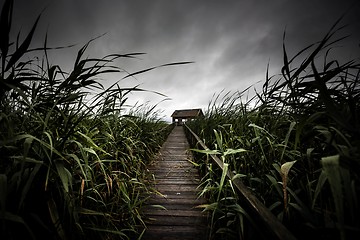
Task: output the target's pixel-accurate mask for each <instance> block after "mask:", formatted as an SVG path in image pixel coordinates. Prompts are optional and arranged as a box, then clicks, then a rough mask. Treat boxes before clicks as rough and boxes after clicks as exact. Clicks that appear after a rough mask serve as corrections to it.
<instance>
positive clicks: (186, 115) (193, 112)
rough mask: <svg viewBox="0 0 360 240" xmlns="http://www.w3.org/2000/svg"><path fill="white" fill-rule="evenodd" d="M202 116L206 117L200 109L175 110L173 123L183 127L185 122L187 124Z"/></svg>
mask: <svg viewBox="0 0 360 240" xmlns="http://www.w3.org/2000/svg"><path fill="white" fill-rule="evenodd" d="M201 116H204V114H203V112H202V110H201V109H200V108H197V109H182V110H175V111H174V113H173V114H172V115H171V117H172V122H173V123H176V124H177V125H182V123H183V121H184V122H186V121H189V120H191V119H195V118H198V117H201Z"/></svg>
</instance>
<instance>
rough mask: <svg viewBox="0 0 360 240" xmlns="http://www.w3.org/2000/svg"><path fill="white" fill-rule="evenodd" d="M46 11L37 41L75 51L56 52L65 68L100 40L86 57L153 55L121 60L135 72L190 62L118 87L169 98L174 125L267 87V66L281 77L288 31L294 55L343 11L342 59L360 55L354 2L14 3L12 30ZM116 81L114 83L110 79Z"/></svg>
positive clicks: (167, 110)
mask: <svg viewBox="0 0 360 240" xmlns="http://www.w3.org/2000/svg"><path fill="white" fill-rule="evenodd" d="M0 2H3V1H0ZM43 9H45V10H44V11H43V13H42V18H41V24H40V26H39V29H38V31H37V38H36V42H37V43H36V44H37V45H38V46H39V45H41V44H42V43H43V39H44V36H45V33H46V31H47V32H48V39H49V40H48V42H49V45H51V46H64V45H68V44H78V45H76V46H75V47H73V48H71V49H66V50H62V51H57V52H56V53H52V55H51V56H52V59H53V61H54V63H56V64H59V65H61V66H63V67H64V68H70V67H71V64H70V63H71V61H72V60H73V59H75V57H76V51H77V50H78V49H79V48H80V47H81V46H82V45H83V44H85V43H86V42H87V41H88V40H90V39H91V38H94V37H97V36H99V35H101V34H104V33H106V34H105V35H104V36H102V37H101V38H99V39H97V40H96V41H94V42H93V43H92V44H91V46H90V48H89V51H88V52H87V54H88V55H89V56H92V57H100V56H103V55H105V54H109V53H115V52H117V53H129V52H144V53H147V54H146V55H144V56H141V57H140V59H131V60H122V61H120V62H119V63H118V64H119V66H120V67H123V68H124V69H126V70H127V71H129V72H134V71H138V70H141V69H145V68H148V67H152V66H156V65H159V64H164V63H170V62H177V61H194V63H193V64H190V65H182V66H173V67H168V68H160V69H155V70H154V71H151V72H147V73H145V74H142V75H138V76H137V77H136V79H127V80H126V81H124V82H123V83H122V84H124V85H128V86H131V85H137V84H140V86H141V87H142V88H145V89H149V90H153V91H157V92H160V93H163V94H165V95H167V96H168V97H169V98H171V99H172V100H168V101H165V102H162V103H161V104H159V106H158V107H159V108H160V109H164V115H167V118H168V119H170V117H169V116H170V114H171V113H172V112H173V110H174V109H179V108H205V107H206V106H207V104H208V102H209V101H210V100H211V97H212V96H213V94H216V93H219V92H220V91H222V90H225V91H237V90H239V91H241V90H243V89H245V88H246V87H248V86H250V85H252V84H255V83H256V82H258V81H261V80H263V79H264V77H265V73H266V67H267V64H268V63H269V62H270V73H272V74H277V73H279V72H280V68H281V63H282V37H283V33H284V31H286V45H287V47H288V50H289V54H294V53H296V52H297V51H299V50H300V49H302V48H303V47H305V46H307V45H308V44H310V43H312V42H314V41H317V40H320V39H321V38H322V37H323V36H324V34H325V33H326V32H327V31H328V29H329V28H330V27H331V25H332V24H333V23H334V22H335V21H336V20H337V19H338V18H339V17H340V16H341V15H342V14H343V13H345V12H346V15H345V17H344V19H343V21H342V23H343V24H349V26H347V27H346V28H345V29H344V30H343V31H342V32H341V33H340V35H339V36H341V35H343V36H344V35H347V34H351V36H350V37H349V38H348V39H346V40H345V41H344V42H343V43H342V44H341V45H343V46H344V47H342V48H341V50H340V51H338V53H337V54H338V56H339V57H340V58H344V59H350V58H356V57H359V56H360V54H359V53H360V47H359V44H360V33H359V29H360V14H359V13H360V3H358V1H356V0H354V1H352V0H342V1H335V0H317V1H312V0H304V1H298V0H272V1H268V0H224V1H219V0H196V1H191V0H171V1H170V0H131V1H130V0H104V1H96V0H15V8H14V11H15V12H14V20H15V23H14V28H15V29H17V30H19V29H21V31H22V32H24V34H25V33H26V32H27V31H28V29H29V27H30V26H31V24H32V23H33V22H34V20H35V19H36V17H37V15H38V14H39V13H40V12H41V11H42V10H43ZM36 44H35V45H36ZM104 77H105V78H106V76H104ZM119 78H121V76H120V77H119ZM116 79H117V77H116V76H109V77H108V79H106V81H108V83H109V84H110V83H112V82H113V81H115V80H116ZM131 97H132V98H133V100H132V101H133V102H136V101H138V102H139V103H143V102H145V101H150V103H151V104H156V103H158V102H160V101H161V100H162V99H164V97H162V96H159V95H155V94H150V93H149V94H134V95H132V96H131Z"/></svg>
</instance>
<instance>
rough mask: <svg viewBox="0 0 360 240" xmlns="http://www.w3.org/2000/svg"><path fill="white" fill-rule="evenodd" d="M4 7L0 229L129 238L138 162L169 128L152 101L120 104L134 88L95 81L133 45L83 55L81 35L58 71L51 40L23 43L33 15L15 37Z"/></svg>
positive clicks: (137, 205)
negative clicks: (68, 64) (69, 64)
mask: <svg viewBox="0 0 360 240" xmlns="http://www.w3.org/2000/svg"><path fill="white" fill-rule="evenodd" d="M12 6H13V1H6V2H5V3H4V6H3V10H2V13H1V19H0V36H1V39H0V40H1V42H0V50H1V72H0V109H1V112H0V156H1V161H0V229H1V230H0V238H1V239H9V240H10V239H135V238H137V237H138V236H140V234H141V232H142V231H143V229H144V227H145V225H144V222H143V221H142V214H141V211H140V210H141V206H142V204H143V202H144V200H145V199H146V196H147V194H148V193H150V192H151V191H152V189H151V188H149V186H148V185H147V184H146V183H147V180H148V179H149V178H150V176H148V173H147V171H146V165H147V164H148V163H149V161H150V160H151V159H152V157H153V156H154V154H156V153H157V150H158V149H159V147H160V146H161V145H162V143H163V141H164V140H165V139H166V137H167V135H168V133H169V131H170V130H171V129H170V128H169V125H168V123H165V122H163V121H161V120H159V119H160V117H159V115H158V112H157V111H156V110H155V107H156V106H148V105H142V106H134V107H133V108H132V109H128V108H126V107H125V106H126V101H127V99H128V95H129V93H133V92H137V91H144V90H143V89H139V88H137V87H133V88H121V87H120V86H119V84H118V83H114V84H113V85H112V86H111V87H109V88H107V89H104V87H103V86H102V84H101V80H100V79H101V78H103V76H104V75H106V74H108V73H112V74H116V73H118V74H119V75H121V74H123V71H122V70H121V69H120V68H119V67H117V66H116V65H115V63H114V61H115V60H116V59H119V58H133V57H135V56H136V55H137V54H126V55H122V54H111V55H107V56H104V57H102V58H85V57H84V53H85V52H86V49H87V47H88V46H89V44H91V42H92V41H93V40H91V41H89V42H88V43H86V44H85V45H84V46H83V47H82V48H81V49H79V50H78V52H77V56H76V61H75V62H74V66H73V69H71V70H70V71H68V72H66V71H64V70H63V69H62V68H61V66H59V65H56V64H52V65H51V64H50V63H49V62H50V60H49V59H48V52H49V51H61V49H60V50H56V49H50V48H48V47H47V41H46V39H45V40H44V46H43V47H42V48H40V49H31V48H30V46H31V39H32V38H33V34H34V31H35V29H36V26H37V23H38V21H39V18H40V17H39V18H38V19H36V21H35V23H34V25H33V28H32V29H31V30H30V31H29V33H28V35H27V36H26V37H25V38H24V39H23V40H20V39H16V41H15V42H14V41H13V40H12V39H10V30H11V20H12V19H11V15H12ZM35 56H39V57H40V58H41V60H40V61H38V59H36V58H35ZM170 65H171V64H170ZM145 71H147V70H145ZM135 74H136V73H133V74H129V75H126V76H125V77H124V78H127V77H131V76H133V75H135ZM124 78H123V79H124Z"/></svg>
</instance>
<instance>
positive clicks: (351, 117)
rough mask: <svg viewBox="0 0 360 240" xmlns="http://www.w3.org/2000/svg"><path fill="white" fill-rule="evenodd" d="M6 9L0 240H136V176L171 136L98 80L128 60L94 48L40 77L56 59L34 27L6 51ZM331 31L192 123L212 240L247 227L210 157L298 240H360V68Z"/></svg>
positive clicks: (145, 189) (4, 23)
mask: <svg viewBox="0 0 360 240" xmlns="http://www.w3.org/2000/svg"><path fill="white" fill-rule="evenodd" d="M12 6H13V1H12V0H6V1H5V2H4V5H3V8H2V12H1V17H0V52H1V56H0V59H1V60H0V64H1V68H0V71H1V72H0V156H1V160H0V229H1V230H0V238H1V239H9V240H12V239H137V238H141V234H142V233H143V229H144V228H145V223H144V222H143V216H142V214H141V208H142V205H143V203H144V201H145V200H146V197H147V196H148V194H150V193H151V192H152V191H153V189H151V187H150V185H149V184H148V181H149V180H150V178H151V176H149V173H148V171H147V168H146V165H147V164H148V163H149V162H150V161H151V159H152V158H153V156H154V154H156V153H157V150H158V149H159V147H160V146H161V145H162V143H163V142H164V140H165V139H166V137H167V135H168V134H169V132H170V130H171V128H170V125H169V124H168V123H166V122H163V121H161V120H159V119H160V118H159V115H158V112H157V110H156V108H157V106H156V105H154V106H149V105H140V106H133V108H130V109H129V108H128V107H127V106H126V105H127V99H128V98H129V97H130V93H136V92H141V91H146V90H144V89H140V88H138V87H137V86H135V87H130V88H122V87H121V86H120V85H119V83H118V82H116V83H114V84H113V85H112V86H110V87H108V88H104V87H103V85H102V81H101V79H103V78H105V76H106V74H119V75H123V74H124V72H123V70H122V69H121V68H119V67H118V66H116V64H115V61H116V60H117V59H121V58H125V59H127V58H134V57H136V56H137V55H139V53H133V54H131V53H130V54H109V55H106V56H103V57H100V58H98V57H95V58H89V57H85V53H86V50H87V48H88V46H89V45H90V44H91V43H92V42H93V41H96V39H92V40H90V41H89V42H88V43H86V44H85V45H84V46H83V47H82V48H80V49H79V50H77V54H76V60H75V62H74V64H73V68H72V69H70V70H66V71H65V70H64V69H62V68H61V66H59V65H56V64H50V62H51V60H50V59H49V58H48V53H49V51H61V49H53V48H49V47H48V46H47V39H46V38H45V39H44V44H43V46H42V47H40V48H37V49H32V48H31V46H32V45H31V41H32V38H33V35H34V32H35V29H36V27H37V24H38V21H40V19H41V17H40V16H39V18H37V19H36V20H35V21H34V25H33V27H32V28H31V29H30V30H29V32H28V34H27V35H26V36H25V37H24V38H22V37H20V35H19V37H18V38H16V39H15V40H13V39H11V37H10V36H11V33H10V32H11V21H12V19H11V17H12ZM338 25H339V23H337V24H335V25H334V27H333V28H331V29H330V31H329V32H328V34H327V35H326V36H325V37H324V38H323V39H322V40H320V41H319V42H317V43H314V44H312V45H310V46H308V47H305V48H304V49H303V50H302V51H300V52H299V53H298V54H296V55H295V56H293V57H289V56H287V52H286V47H285V44H284V48H283V56H284V58H283V60H284V64H283V67H282V69H281V70H280V72H281V74H280V75H279V76H268V74H267V77H266V79H265V81H264V84H263V88H262V89H261V90H260V91H258V92H257V94H256V96H255V97H254V98H253V99H251V100H250V101H246V102H244V101H243V95H244V94H245V93H246V91H247V90H244V91H242V92H234V93H232V92H227V93H222V94H219V95H218V96H216V97H215V98H214V99H212V100H211V101H210V103H209V106H208V109H207V111H206V114H205V116H204V118H202V119H198V120H196V121H192V122H190V123H189V126H190V127H191V129H193V130H194V131H195V132H196V133H197V134H198V135H199V136H200V137H201V138H202V139H204V142H205V143H206V144H207V146H208V147H209V148H210V149H212V150H210V151H201V150H196V149H193V150H194V154H195V156H196V157H197V160H196V162H197V163H198V164H199V167H200V169H201V172H202V173H203V179H202V182H201V187H203V191H202V192H201V194H202V195H205V196H207V197H208V198H209V200H210V203H209V204H208V205H206V206H203V207H204V208H205V209H204V210H205V211H210V212H211V214H212V221H211V228H212V229H211V230H212V237H213V238H214V239H252V237H253V236H255V234H254V233H255V232H254V231H255V230H254V229H255V228H254V226H252V223H251V222H252V221H251V216H249V215H248V214H247V212H246V210H244V209H243V208H242V206H241V204H240V203H239V199H238V196H237V195H236V194H235V191H234V189H233V186H232V180H231V179H230V180H229V179H226V178H225V177H224V174H223V172H221V171H219V170H218V169H216V168H215V166H214V165H213V164H211V163H208V162H207V161H206V155H207V154H209V153H213V154H217V155H219V156H220V157H221V159H222V161H223V162H224V163H225V166H226V168H229V169H231V171H233V172H234V174H235V177H236V178H241V179H242V181H243V182H244V184H246V186H248V187H249V189H250V190H251V191H252V192H253V193H254V194H255V195H256V196H257V197H258V198H259V199H260V200H261V201H262V202H263V203H264V204H265V205H266V206H267V207H268V208H269V209H270V210H271V212H272V213H273V214H274V215H275V216H277V217H278V218H279V219H280V220H281V222H283V224H284V225H285V226H286V227H288V228H289V229H290V230H291V231H292V232H293V233H294V235H295V236H297V237H298V238H299V239H303V238H305V237H306V238H311V239H314V238H317V239H319V238H326V239H342V240H345V239H350V237H349V236H352V235H358V234H359V233H360V228H359V226H360V217H359V215H358V214H357V213H358V212H359V192H360V188H359V173H360V153H359V149H360V126H359V124H360V121H359V104H360V101H359V100H360V88H359V78H360V77H359V74H360V71H359V70H360V65H359V62H358V59H356V60H350V61H348V62H344V63H341V62H339V61H337V60H336V58H335V59H334V57H333V56H332V55H331V53H332V49H333V47H334V46H335V45H336V44H337V43H338V42H341V41H342V40H343V38H342V37H337V36H338V33H339V32H341V27H339V26H338ZM39 59H40V60H39ZM186 63H187V62H180V63H170V64H164V65H161V66H159V67H164V66H172V65H179V64H186ZM154 68H156V67H152V68H149V69H144V70H141V71H139V72H135V73H131V74H126V73H125V76H124V77H122V78H121V79H122V80H124V79H126V78H130V77H132V76H134V75H136V74H138V73H143V72H147V71H150V70H152V69H154ZM154 94H156V93H154Z"/></svg>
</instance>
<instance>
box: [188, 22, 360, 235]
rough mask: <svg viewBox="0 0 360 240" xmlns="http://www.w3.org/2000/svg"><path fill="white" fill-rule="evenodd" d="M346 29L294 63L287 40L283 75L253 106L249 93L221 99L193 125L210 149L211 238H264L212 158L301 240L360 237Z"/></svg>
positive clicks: (359, 104)
mask: <svg viewBox="0 0 360 240" xmlns="http://www.w3.org/2000/svg"><path fill="white" fill-rule="evenodd" d="M340 22H341V19H340V20H339V21H337V22H336V24H334V26H332V28H331V29H330V30H329V32H328V33H327V34H326V35H325V36H324V38H323V39H322V40H320V41H319V42H316V43H314V44H311V45H309V46H307V47H305V48H304V49H303V50H301V51H299V53H297V54H295V55H294V56H293V57H291V58H290V57H289V56H288V54H287V51H286V46H285V40H284V44H283V62H284V64H283V67H282V68H281V71H280V72H281V74H279V75H278V76H272V77H270V76H269V75H268V74H266V79H265V81H264V84H263V88H262V90H261V91H258V92H257V93H256V96H255V97H254V98H253V99H250V100H248V101H244V100H243V96H244V94H245V93H246V91H247V90H245V91H243V92H235V93H232V92H227V93H220V94H218V95H216V96H214V98H213V100H212V101H211V102H210V103H209V106H208V109H207V110H206V111H205V116H204V117H203V118H202V119H197V120H195V121H191V122H189V123H188V126H189V127H190V128H191V129H192V130H193V131H194V132H196V134H197V135H198V136H200V138H201V139H203V141H204V142H205V144H206V145H207V146H208V147H209V148H210V149H211V150H207V151H206V150H201V149H197V148H196V146H193V152H194V154H195V156H196V157H197V164H198V165H199V166H200V169H201V170H202V172H203V174H204V177H203V179H202V187H203V191H202V192H201V195H205V196H207V197H208V198H209V200H210V204H208V205H204V206H203V207H204V211H210V212H211V213H212V221H211V227H212V236H211V237H212V239H254V238H255V239H256V237H257V235H256V231H258V229H256V226H253V225H252V219H251V216H249V215H248V214H247V212H246V210H245V209H243V208H242V207H241V204H240V201H239V199H238V197H237V195H236V193H235V190H234V189H233V187H232V180H231V179H230V180H226V179H225V178H224V172H223V171H219V170H218V169H216V168H215V167H214V165H213V164H212V163H211V162H208V159H207V157H206V156H207V155H208V154H217V155H219V156H220V157H221V159H222V160H223V162H224V163H225V167H226V168H229V169H231V171H233V172H234V173H235V177H236V178H241V179H242V181H243V182H244V183H245V184H246V186H247V187H248V188H249V189H251V191H252V192H253V193H254V194H255V195H256V196H257V197H258V199H259V200H261V201H262V202H263V203H264V204H265V205H266V206H267V207H268V209H269V210H271V212H272V213H273V214H274V215H275V216H277V218H278V219H280V220H281V222H282V223H283V224H284V225H285V226H286V227H287V228H288V229H289V230H290V231H291V232H292V233H293V234H294V236H296V237H297V238H298V239H306V238H309V239H321V238H324V239H342V240H345V239H352V236H356V235H358V234H359V232H360V228H359V226H360V217H359V215H358V214H357V213H358V212H359V210H360V209H359V193H360V188H359V180H360V179H359V173H360V161H359V159H360V158H359V157H360V152H359V149H360V145H359V144H360V138H359V136H360V125H359V124H360V119H359V116H360V112H359V110H360V87H359V80H360V79H359V74H360V64H359V59H354V60H350V61H347V62H345V63H341V62H340V61H339V60H336V56H335V57H334V56H332V55H331V53H332V51H333V50H334V48H335V46H336V45H337V44H338V43H339V42H341V41H343V39H344V37H338V35H339V34H340V33H341V31H343V27H339V25H340ZM284 39H285V34H284Z"/></svg>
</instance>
